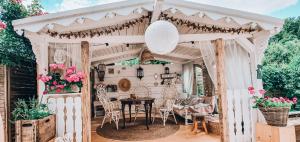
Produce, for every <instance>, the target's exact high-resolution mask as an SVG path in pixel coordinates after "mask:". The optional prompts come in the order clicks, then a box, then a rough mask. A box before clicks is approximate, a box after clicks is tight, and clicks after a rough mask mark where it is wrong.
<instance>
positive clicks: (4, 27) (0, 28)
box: [0, 21, 7, 30]
mask: <svg viewBox="0 0 300 142" xmlns="http://www.w3.org/2000/svg"><path fill="white" fill-rule="evenodd" d="M6 27H7V26H6V24H5V23H4V22H2V21H0V30H4V29H6Z"/></svg>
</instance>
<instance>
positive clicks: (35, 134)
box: [12, 99, 56, 142]
mask: <svg viewBox="0 0 300 142" xmlns="http://www.w3.org/2000/svg"><path fill="white" fill-rule="evenodd" d="M12 116H13V120H14V122H15V127H16V141H17V142H22V141H32V142H36V141H39V142H48V141H49V140H51V139H53V138H54V137H55V135H56V122H55V115H53V114H52V113H51V112H50V111H49V109H48V107H47V105H45V104H41V103H39V102H38V101H37V100H36V99H30V100H29V101H25V100H22V99H19V100H18V101H17V102H16V103H15V109H14V110H13V111H12Z"/></svg>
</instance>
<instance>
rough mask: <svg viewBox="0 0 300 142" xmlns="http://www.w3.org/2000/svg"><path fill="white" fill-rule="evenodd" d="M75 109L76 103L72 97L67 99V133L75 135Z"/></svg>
mask: <svg viewBox="0 0 300 142" xmlns="http://www.w3.org/2000/svg"><path fill="white" fill-rule="evenodd" d="M73 107H74V101H73V98H72V97H67V98H66V133H71V134H73V133H74V120H73V115H74V113H73Z"/></svg>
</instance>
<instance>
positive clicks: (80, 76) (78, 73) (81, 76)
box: [77, 71, 85, 79]
mask: <svg viewBox="0 0 300 142" xmlns="http://www.w3.org/2000/svg"><path fill="white" fill-rule="evenodd" d="M77 76H78V77H79V78H80V79H84V77H85V75H84V73H83V72H81V71H79V72H77Z"/></svg>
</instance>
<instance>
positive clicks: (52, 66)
mask: <svg viewBox="0 0 300 142" xmlns="http://www.w3.org/2000/svg"><path fill="white" fill-rule="evenodd" d="M49 67H50V70H52V71H54V70H56V69H57V68H58V65H57V64H50V65H49Z"/></svg>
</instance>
